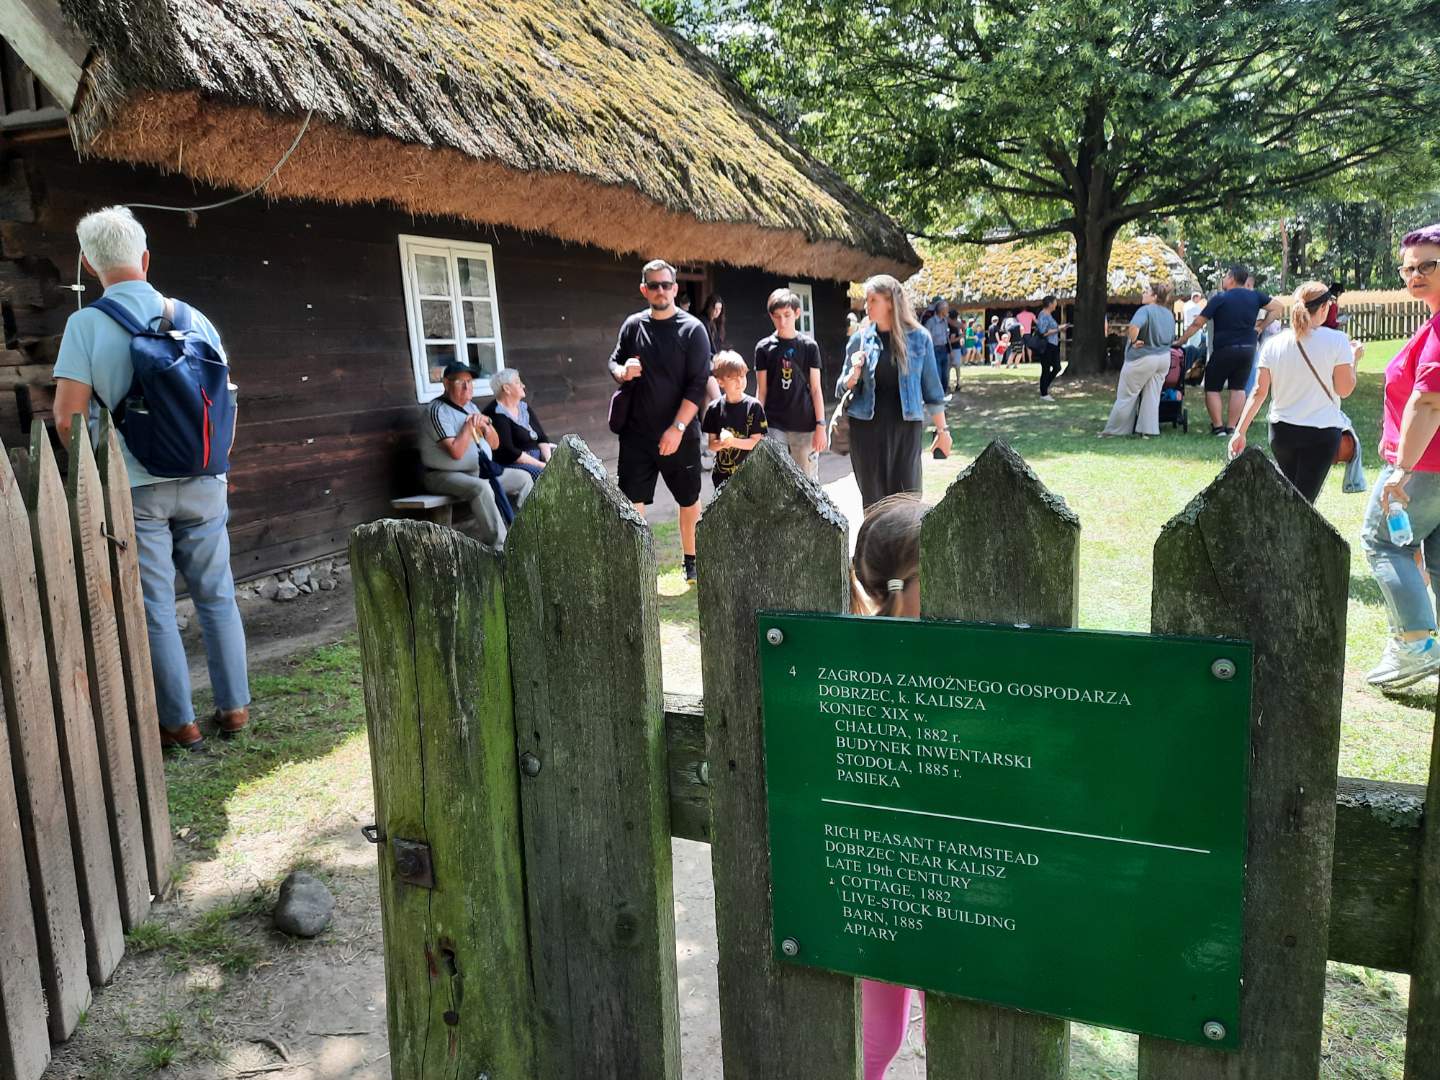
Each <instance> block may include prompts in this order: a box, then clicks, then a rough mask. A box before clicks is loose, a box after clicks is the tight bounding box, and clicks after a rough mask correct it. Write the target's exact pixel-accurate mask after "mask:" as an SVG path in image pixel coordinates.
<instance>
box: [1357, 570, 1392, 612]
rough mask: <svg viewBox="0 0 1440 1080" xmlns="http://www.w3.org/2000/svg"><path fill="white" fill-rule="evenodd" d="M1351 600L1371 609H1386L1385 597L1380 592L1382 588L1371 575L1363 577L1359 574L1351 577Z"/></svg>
mask: <svg viewBox="0 0 1440 1080" xmlns="http://www.w3.org/2000/svg"><path fill="white" fill-rule="evenodd" d="M1350 599H1351V600H1356V601H1358V602H1360V603H1362V604H1368V605H1369V606H1370V607H1382V608H1383V607H1384V606H1385V596H1384V594H1383V593H1381V592H1380V586H1379V585H1378V584H1376V582H1375V579H1374V578H1373V577H1371V576H1370V575H1369V574H1366V575H1364V576H1363V577H1362V576H1361V575H1359V574H1351V575H1350Z"/></svg>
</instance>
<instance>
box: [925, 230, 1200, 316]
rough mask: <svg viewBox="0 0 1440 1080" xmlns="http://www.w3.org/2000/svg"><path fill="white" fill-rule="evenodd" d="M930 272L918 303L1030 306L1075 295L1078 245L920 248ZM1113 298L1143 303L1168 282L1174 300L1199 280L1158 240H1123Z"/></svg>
mask: <svg viewBox="0 0 1440 1080" xmlns="http://www.w3.org/2000/svg"><path fill="white" fill-rule="evenodd" d="M916 246H917V247H919V249H920V253H921V255H922V256H923V257H924V259H925V268H924V269H923V270H921V271H920V272H919V273H917V274H915V275H914V276H913V277H911V278H910V279H909V280H908V281H907V282H906V283H905V288H906V291H907V292H909V293H910V295H911V297H912V299H914V300H916V301H922V302H923V301H928V300H929V299H930V298H931V297H934V296H944V297H947V298H949V299H952V300H959V301H960V303H961V304H963V305H966V306H973V307H984V306H991V307H1000V306H1004V305H1007V304H1016V305H1018V304H1026V303H1031V302H1034V301H1037V300H1039V299H1040V298H1041V297H1042V296H1045V295H1046V294H1049V293H1053V294H1054V295H1056V296H1058V297H1060V298H1061V299H1062V300H1064V299H1068V298H1070V297H1073V296H1074V295H1075V242H1074V241H1073V240H1071V239H1070V238H1069V237H1063V236H1062V237H1046V238H1044V239H1042V240H1033V241H1029V242H1027V243H1012V244H992V245H990V246H988V247H984V248H980V247H976V246H974V245H959V244H954V245H941V244H917V245H916ZM1109 279H1110V280H1109V293H1110V299H1111V300H1112V301H1114V302H1115V303H1131V304H1134V303H1139V302H1140V292H1141V290H1143V289H1144V288H1145V287H1146V286H1148V285H1150V284H1152V283H1154V282H1157V281H1159V282H1166V283H1168V284H1169V285H1170V287H1171V292H1172V295H1175V296H1183V295H1185V294H1187V293H1188V292H1189V291H1190V290H1191V289H1193V288H1196V287H1197V282H1196V279H1195V275H1194V274H1193V273H1192V272H1191V271H1190V268H1189V267H1188V266H1186V265H1185V260H1183V259H1182V258H1180V256H1179V255H1178V254H1176V253H1175V251H1174V250H1173V249H1172V248H1170V247H1167V246H1166V244H1165V242H1164V241H1162V240H1161V239H1159V238H1158V237H1155V236H1130V237H1125V236H1122V237H1119V238H1117V239H1116V241H1115V247H1114V248H1113V250H1112V251H1111V252H1110V271H1109Z"/></svg>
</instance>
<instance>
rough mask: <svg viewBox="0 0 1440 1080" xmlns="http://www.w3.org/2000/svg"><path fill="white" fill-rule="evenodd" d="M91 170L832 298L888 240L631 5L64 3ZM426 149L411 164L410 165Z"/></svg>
mask: <svg viewBox="0 0 1440 1080" xmlns="http://www.w3.org/2000/svg"><path fill="white" fill-rule="evenodd" d="M61 4H62V8H63V9H64V11H65V12H66V15H67V16H68V17H69V18H70V20H71V21H72V22H73V23H74V24H75V26H76V28H77V29H78V30H79V31H80V32H81V33H82V34H83V35H84V36H85V37H86V38H87V39H88V40H89V41H91V42H92V43H93V44H94V46H95V53H94V55H93V58H92V60H91V62H90V64H89V67H88V70H87V82H86V84H85V86H83V87H82V90H81V97H80V101H79V104H78V105H77V108H76V111H75V114H74V116H73V117H72V130H73V132H74V134H75V137H76V141H77V144H78V145H79V146H80V148H81V149H82V151H90V152H94V153H97V154H102V155H105V156H109V157H116V158H120V159H123V160H130V161H142V162H146V163H149V164H155V165H159V166H161V167H165V168H170V169H174V170H176V171H181V172H184V173H186V174H189V175H192V176H196V177H198V178H200V179H203V180H206V181H210V182H215V183H219V184H224V185H228V186H240V185H243V184H247V183H253V182H255V181H258V180H259V179H261V178H263V176H264V175H265V172H266V171H267V170H268V169H269V168H270V166H271V165H273V164H274V162H275V161H276V160H277V159H278V157H279V154H280V153H283V151H284V148H285V146H286V145H288V143H289V138H290V137H293V135H294V132H295V131H296V130H297V127H298V123H299V120H300V118H301V117H302V116H303V115H304V114H305V113H306V111H307V110H308V109H310V108H312V107H313V108H314V109H315V122H314V123H313V124H312V128H311V132H310V133H309V134H307V136H306V138H305V141H304V142H303V143H302V144H301V146H300V148H299V150H297V152H296V154H295V156H294V158H293V159H292V160H291V161H290V163H288V164H287V166H286V168H285V170H284V171H283V172H282V173H281V175H280V176H279V177H277V179H276V181H275V182H274V184H272V186H271V189H270V193H271V194H274V195H293V196H305V197H316V198H326V199H334V200H336V201H360V200H376V201H378V200H384V201H390V202H394V203H397V204H398V205H401V206H404V207H406V208H408V209H411V210H415V211H417V212H422V213H441V214H455V215H457V216H460V217H464V218H468V219H470V220H474V221H481V222H485V223H492V224H506V225H514V226H517V227H521V228H535V229H538V230H540V231H545V232H550V233H553V234H555V235H558V236H561V237H563V238H566V239H572V240H580V241H584V242H589V243H596V244H599V245H601V246H603V247H607V248H609V249H611V250H615V251H625V252H639V251H644V252H647V253H649V252H657V251H658V252H663V253H665V254H667V255H668V256H670V257H672V258H676V259H685V260H690V259H695V260H703V261H722V262H732V263H736V264H739V265H761V266H767V267H770V268H771V269H774V270H777V271H783V272H791V273H806V274H812V275H814V276H819V277H832V278H839V279H845V278H850V277H859V276H864V275H865V274H869V273H876V272H891V273H894V272H897V271H898V272H899V273H900V274H901V275H904V274H908V273H910V272H912V271H913V270H914V269H915V267H916V266H917V265H918V263H919V260H918V258H917V257H916V255H915V253H914V251H913V250H912V249H911V248H910V246H909V244H908V243H907V242H906V238H905V236H904V234H903V232H901V230H900V229H899V228H898V227H897V226H896V225H895V224H894V222H892V221H890V220H889V219H888V218H887V217H885V216H884V215H883V214H881V213H880V212H879V211H877V210H876V209H875V208H873V207H871V206H870V205H868V204H867V203H866V202H865V201H864V200H862V199H861V198H860V197H859V196H858V195H857V194H856V193H855V192H854V191H852V190H851V189H850V188H849V187H848V186H846V185H845V183H844V182H842V181H841V180H840V179H839V177H838V176H837V175H836V174H835V173H834V172H833V171H831V170H830V169H829V168H827V167H826V166H824V165H823V164H821V163H820V162H818V161H816V160H815V159H814V158H811V157H809V156H808V155H806V154H804V153H802V152H800V151H799V150H797V149H795V148H794V147H793V146H792V145H791V144H790V143H789V142H788V141H787V140H786V138H785V135H784V133H783V132H782V131H780V130H779V128H778V127H777V125H776V124H775V123H774V122H773V121H771V120H770V119H768V118H766V117H764V116H762V115H760V114H759V113H758V112H757V110H756V109H755V107H754V106H753V105H752V104H751V103H750V102H748V101H747V100H746V98H745V97H744V95H743V93H742V92H741V91H740V90H739V89H738V88H737V87H736V86H735V84H734V83H733V82H731V81H730V80H729V79H728V78H727V77H726V76H725V75H724V74H723V73H722V72H721V71H720V70H719V69H718V68H717V67H716V66H715V65H714V64H712V63H711V62H710V61H709V60H707V59H706V58H704V57H703V56H702V55H701V54H700V53H699V52H698V51H697V50H695V49H694V48H693V47H692V46H691V45H689V44H688V43H687V42H685V41H684V40H683V39H681V38H680V37H679V36H677V35H675V34H673V33H672V32H670V31H668V30H666V29H664V28H663V27H661V26H659V25H658V24H657V23H655V22H654V21H652V20H651V19H650V18H649V17H648V16H647V15H645V14H644V12H642V11H641V10H640V8H639V7H638V6H637V5H635V4H634V3H633V2H631V0H573V2H571V3H567V4H563V5H562V4H553V3H542V2H537V0H510V2H502V0H424V2H422V0H310V2H309V3H303V4H302V3H295V2H294V0H61ZM416 151H418V153H417V152H416Z"/></svg>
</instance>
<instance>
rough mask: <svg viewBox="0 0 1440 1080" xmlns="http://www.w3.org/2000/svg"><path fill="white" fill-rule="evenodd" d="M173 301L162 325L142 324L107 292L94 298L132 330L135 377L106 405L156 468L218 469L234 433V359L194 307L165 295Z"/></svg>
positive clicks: (161, 471)
mask: <svg viewBox="0 0 1440 1080" xmlns="http://www.w3.org/2000/svg"><path fill="white" fill-rule="evenodd" d="M170 305H173V310H170V311H168V317H163V318H161V319H160V320H158V321H159V326H158V327H148V326H142V325H141V324H140V322H139V321H138V320H136V318H135V317H134V316H133V315H131V314H130V312H128V311H126V310H125V308H124V307H122V306H121V305H120V304H118V303H116V302H115V301H114V300H111V299H109V298H107V297H101V298H100V299H99V300H95V301H93V302H92V303H91V304H90V305H89V306H90V307H92V308H94V309H95V310H97V311H100V312H102V313H104V314H106V315H108V316H110V318H112V319H114V320H115V321H116V322H117V323H119V324H120V325H121V327H123V328H124V329H125V331H126V332H127V333H129V335H130V363H131V365H132V366H133V367H134V369H135V378H134V381H133V382H131V384H130V390H129V392H128V393H127V394H126V395H125V400H124V401H121V402H116V403H113V404H109V405H106V407H107V408H108V409H109V410H110V415H111V416H113V417H114V418H115V427H116V428H117V429H118V430H119V432H120V434H121V435H123V436H124V437H125V445H126V446H127V447H129V449H130V453H132V454H134V455H135V460H136V461H138V462H140V464H141V465H143V466H145V469H146V471H148V472H149V473H150V474H151V475H152V476H163V477H167V478H172V477H183V476H218V475H219V474H220V473H223V472H228V471H229V469H230V460H229V458H230V442H231V440H232V438H233V437H234V434H235V402H234V399H233V398H232V397H231V395H230V367H229V365H228V364H226V363H225V359H224V357H222V356H221V355H220V353H219V351H218V350H217V349H216V348H215V347H214V346H213V345H211V344H210V342H208V341H206V340H205V338H204V337H202V336H201V335H200V334H199V333H198V332H196V330H195V329H194V326H193V319H192V317H191V311H190V308H189V307H188V306H187V305H186V304H182V303H181V302H180V301H179V300H169V301H167V302H166V307H167V310H168V309H169V308H170ZM101 404H102V405H104V404H106V403H105V402H101Z"/></svg>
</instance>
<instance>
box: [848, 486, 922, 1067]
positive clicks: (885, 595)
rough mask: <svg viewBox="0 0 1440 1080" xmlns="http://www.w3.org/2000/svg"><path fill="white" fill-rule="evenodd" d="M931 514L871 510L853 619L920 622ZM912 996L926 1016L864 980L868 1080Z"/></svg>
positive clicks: (895, 1049)
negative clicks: (925, 534)
mask: <svg viewBox="0 0 1440 1080" xmlns="http://www.w3.org/2000/svg"><path fill="white" fill-rule="evenodd" d="M928 509H929V507H927V506H926V505H925V504H924V503H922V502H921V501H920V500H919V499H917V498H915V496H913V495H891V496H890V497H888V498H885V499H881V500H880V501H879V502H877V503H875V504H874V505H873V506H871V507H870V509H869V511H868V512H867V513H866V514H865V520H864V522H863V523H862V524H861V526H860V532H859V533H858V534H857V535H856V537H855V557H854V561H853V562H852V563H851V570H850V582H851V592H852V596H851V603H850V610H851V612H852V613H853V614H856V615H894V616H899V617H901V618H911V619H913V618H918V617H919V615H920V521H921V519H922V518H923V517H924V516H925V511H926V510H928ZM911 994H915V995H917V996H918V997H919V998H920V1007H921V1010H922V1014H923V1010H924V1007H925V995H924V994H922V993H921V992H920V991H918V990H911V989H909V988H908V987H904V986H895V985H893V984H891V983H883V982H875V981H874V980H873V979H861V980H860V1008H861V1012H860V1015H861V1030H862V1034H863V1037H864V1055H865V1080H884V1076H885V1070H886V1069H888V1068H889V1067H890V1063H891V1062H892V1061H894V1060H895V1055H896V1054H898V1053H899V1052H900V1048H901V1047H902V1046H904V1045H905V1032H906V1029H907V1028H908V1027H909V1026H910V995H911ZM921 1022H922V1024H923V1022H924V1021H923V1015H922V1021H921Z"/></svg>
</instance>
